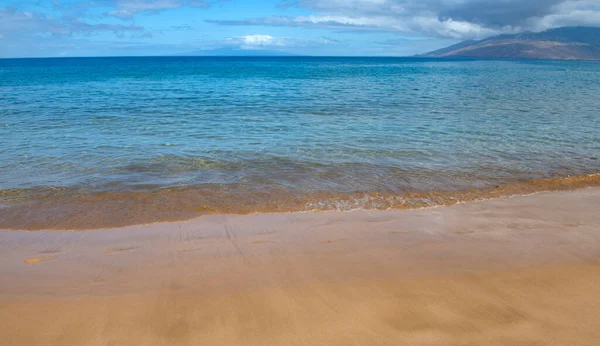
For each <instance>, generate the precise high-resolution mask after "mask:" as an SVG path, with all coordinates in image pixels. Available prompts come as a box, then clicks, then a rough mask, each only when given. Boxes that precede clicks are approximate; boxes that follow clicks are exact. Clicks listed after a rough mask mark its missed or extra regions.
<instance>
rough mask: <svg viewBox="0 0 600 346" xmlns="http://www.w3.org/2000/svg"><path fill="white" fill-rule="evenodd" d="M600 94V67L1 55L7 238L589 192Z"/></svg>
mask: <svg viewBox="0 0 600 346" xmlns="http://www.w3.org/2000/svg"><path fill="white" fill-rule="evenodd" d="M598 95H600V63H596V62H550V61H518V60H511V61H508V60H436V59H410V58H207V57H203V58H196V57H169V58H92V59H90V58H85V59H20V60H11V59H7V60H0V144H1V145H0V175H1V177H2V179H0V227H10V228H28V229H35V228H44V227H50V228H96V227H104V226H113V225H124V224H131V223H142V222H153V221H161V220H172V219H181V218H188V217H192V216H195V215H199V214H203V213H215V212H218V213H238V212H240V213H248V212H257V211H259V212H263V211H300V210H315V209H316V210H330V209H343V210H347V209H356V208H376V209H385V208H390V207H392V208H395V207H421V206H428V205H438V204H448V203H453V202H456V201H461V200H472V199H476V198H478V196H479V197H486V196H490V195H492V196H496V195H498V194H500V192H499V191H501V192H503V193H507V194H511V193H519V192H521V191H534V190H536V189H553V188H557V187H560V188H569V187H571V186H576V187H578V186H582V185H585V186H587V185H590V184H596V183H597V181H596V180H598V179H597V178H596V177H591V178H590V177H586V176H585V174H590V173H596V172H600V112H599V111H598V109H600V98H599V97H598ZM573 175H577V176H578V178H577V179H574V180H575V181H576V183H575V185H570V184H571V182H572V181H571V180H564V179H563V178H565V177H567V176H573ZM580 175H581V176H580ZM491 191H496V192H491ZM465 196H468V197H465Z"/></svg>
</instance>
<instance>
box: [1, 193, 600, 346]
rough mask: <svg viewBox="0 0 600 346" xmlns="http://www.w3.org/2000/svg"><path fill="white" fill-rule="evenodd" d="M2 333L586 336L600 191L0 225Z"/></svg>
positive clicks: (326, 338)
mask: <svg viewBox="0 0 600 346" xmlns="http://www.w3.org/2000/svg"><path fill="white" fill-rule="evenodd" d="M0 277H1V278H2V279H1V281H0V345H107V344H111V345H112V344H114V345H131V344H144V345H199V344H202V345H307V344H317V345H399V344H400V345H402V344H406V345H448V344H453V345H454V344H456V345H469V344H470V345H481V344H486V345H488V344H498V345H506V344H532V345H548V344H554V345H566V344H568V345H597V344H598V343H600V189H596V188H593V189H585V190H579V191H572V192H555V193H541V194H537V195H533V196H525V197H514V198H508V199H501V200H490V201H484V202H478V203H470V204H461V205H456V206H452V207H442V208H437V209H425V210H392V211H370V212H369V211H358V212H347V213H342V212H330V213H304V214H271V215H264V214H263V215H246V216H218V215H213V216H207V217H202V218H199V219H194V220H190V221H185V222H176V223H164V224H154V225H147V226H134V227H127V228H120V229H111V230H104V231H92V232H46V231H39V232H16V231H1V232H0Z"/></svg>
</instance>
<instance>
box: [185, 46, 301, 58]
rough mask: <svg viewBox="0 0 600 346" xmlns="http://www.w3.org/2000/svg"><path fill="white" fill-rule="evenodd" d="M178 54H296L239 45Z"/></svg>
mask: <svg viewBox="0 0 600 346" xmlns="http://www.w3.org/2000/svg"><path fill="white" fill-rule="evenodd" d="M177 55H178V56H296V55H295V54H291V53H286V52H281V51H276V50H266V49H241V48H237V47H222V48H217V49H208V50H198V51H194V52H188V53H183V54H177Z"/></svg>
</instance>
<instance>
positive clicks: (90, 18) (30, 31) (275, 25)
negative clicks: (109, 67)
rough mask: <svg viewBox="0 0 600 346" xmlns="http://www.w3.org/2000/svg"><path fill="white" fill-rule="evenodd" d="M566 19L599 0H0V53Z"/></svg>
mask: <svg viewBox="0 0 600 346" xmlns="http://www.w3.org/2000/svg"><path fill="white" fill-rule="evenodd" d="M565 25H588V26H600V1H598V0H527V1H525V0H254V1H251V0H153V1H152V0H31V1H28V0H25V1H16V0H0V57H38V56H107V55H108V56H115V55H172V54H186V53H198V54H210V52H211V51H214V50H219V49H221V50H222V49H235V50H238V51H240V50H241V51H248V52H257V51H260V50H269V51H278V52H285V53H291V54H301V55H342V56H356V55H361V56H386V55H387V56H406V55H412V54H416V53H422V52H426V51H429V50H433V49H437V48H441V47H444V46H447V45H450V44H453V43H457V42H459V41H461V40H465V39H480V38H484V37H487V36H491V35H495V34H499V33H515V32H520V31H525V30H531V31H541V30H545V29H549V28H553V27H559V26H565Z"/></svg>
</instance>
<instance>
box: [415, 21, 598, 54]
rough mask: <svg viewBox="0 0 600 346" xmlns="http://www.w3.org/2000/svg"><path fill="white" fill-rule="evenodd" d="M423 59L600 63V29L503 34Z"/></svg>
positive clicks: (439, 52) (558, 29) (573, 28)
mask: <svg viewBox="0 0 600 346" xmlns="http://www.w3.org/2000/svg"><path fill="white" fill-rule="evenodd" d="M421 56H427V57H472V58H514V59H561V60H600V28H591V27H563V28H557V29H551V30H547V31H543V32H539V33H532V32H526V33H520V34H515V35H499V36H494V37H490V38H486V39H484V40H480V41H465V42H462V43H459V44H456V45H453V46H450V47H446V48H443V49H440V50H436V51H433V52H429V53H426V54H422V55H421Z"/></svg>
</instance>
